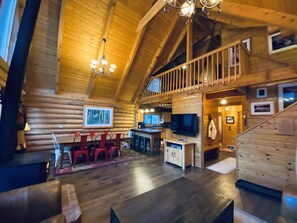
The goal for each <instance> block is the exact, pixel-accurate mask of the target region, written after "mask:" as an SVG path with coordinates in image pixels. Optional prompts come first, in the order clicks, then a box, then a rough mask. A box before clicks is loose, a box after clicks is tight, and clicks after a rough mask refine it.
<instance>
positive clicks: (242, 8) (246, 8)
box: [198, 1, 297, 32]
mask: <svg viewBox="0 0 297 223" xmlns="http://www.w3.org/2000/svg"><path fill="white" fill-rule="evenodd" d="M198 5H199V4H198ZM199 7H200V5H199ZM221 8H222V13H224V14H228V15H233V16H238V17H243V18H248V19H252V20H256V21H259V22H263V23H267V24H272V25H275V26H279V27H282V28H285V29H289V30H293V31H295V32H297V15H293V14H288V13H285V12H279V11H275V10H271V9H266V8H260V7H255V6H250V5H244V4H237V3H231V2H227V1H223V2H222V4H221ZM212 14H215V12H212Z"/></svg>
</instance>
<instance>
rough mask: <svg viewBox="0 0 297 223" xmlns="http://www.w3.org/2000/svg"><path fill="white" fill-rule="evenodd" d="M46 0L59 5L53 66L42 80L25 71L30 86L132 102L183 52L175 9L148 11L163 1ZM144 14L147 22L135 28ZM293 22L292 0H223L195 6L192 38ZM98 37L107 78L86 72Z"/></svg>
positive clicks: (296, 7)
mask: <svg viewBox="0 0 297 223" xmlns="http://www.w3.org/2000/svg"><path fill="white" fill-rule="evenodd" d="M47 2H48V4H50V3H52V4H53V5H54V6H55V7H58V6H59V7H60V6H61V9H60V8H59V9H60V12H59V11H58V12H59V13H57V15H55V18H57V22H56V25H57V27H59V28H58V29H59V34H58V41H57V42H58V46H59V47H57V56H58V58H59V59H58V69H57V70H56V69H53V71H52V72H50V73H47V74H46V75H47V76H44V78H43V76H42V75H45V74H43V73H42V72H41V74H40V76H39V77H38V78H37V77H34V78H33V77H32V76H31V77H30V74H29V76H28V79H29V80H30V81H32V82H34V81H37V80H38V81H39V82H40V83H38V84H31V85H32V86H35V87H40V88H47V89H52V90H55V92H56V93H58V94H63V93H73V94H81V95H88V96H89V97H90V98H110V99H115V100H124V101H134V100H135V99H136V98H137V96H138V95H139V93H140V92H141V89H142V88H143V86H144V84H145V83H146V79H147V78H148V77H149V76H150V75H151V74H152V73H154V72H156V71H157V70H159V69H160V68H162V67H163V66H165V65H166V64H168V63H169V62H170V61H171V60H173V59H174V58H176V57H177V56H178V55H179V54H180V53H182V52H183V51H184V50H185V35H186V25H185V23H186V20H185V18H183V17H181V16H179V12H178V11H177V10H175V9H171V10H170V12H169V13H164V12H163V10H162V9H161V10H156V11H154V12H153V13H151V12H152V11H150V10H151V8H152V6H153V4H161V2H163V0H158V1H152V0H138V1H135V0H67V1H66V0H62V3H61V5H59V4H58V3H57V0H48V1H47ZM54 2H55V3H54ZM180 2H182V1H181V0H180ZM43 4H44V3H43ZM198 4H199V3H198ZM148 12H150V13H151V14H150V13H149V14H147V13H148ZM48 13H55V12H54V11H52V12H51V11H49V12H48ZM145 16H146V17H148V20H147V22H145V23H144V24H143V26H141V25H140V26H139V24H141V23H140V21H141V19H142V18H144V17H145ZM142 21H143V20H142ZM296 22H297V1H296V0H282V1H280V0H223V1H222V13H220V14H219V13H217V12H215V11H213V12H211V15H210V16H209V17H208V18H205V17H204V16H203V14H202V13H201V10H200V9H197V12H196V16H195V18H194V19H193V41H194V43H195V42H199V41H201V40H205V38H209V39H212V38H214V37H215V35H216V34H217V33H218V32H219V29H220V28H222V27H224V26H225V27H227V26H229V27H254V26H269V27H270V28H271V27H279V28H281V29H287V30H292V31H294V32H295V33H297V25H296ZM59 24H60V26H59ZM49 28H51V27H49ZM52 28H54V27H52ZM271 29H273V28H271ZM102 38H106V39H107V43H106V49H105V55H106V58H107V60H108V61H109V63H114V64H116V65H117V69H116V72H115V73H114V74H113V76H112V77H110V78H94V77H92V74H91V69H90V62H91V60H93V59H98V58H99V57H100V56H101V55H102V50H103V46H102ZM35 59H36V60H38V58H35ZM40 59H41V58H40ZM44 62H45V63H46V61H44ZM48 69H49V68H48ZM41 82H43V83H41ZM53 83H54V84H53Z"/></svg>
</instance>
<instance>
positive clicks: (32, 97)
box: [24, 92, 135, 151]
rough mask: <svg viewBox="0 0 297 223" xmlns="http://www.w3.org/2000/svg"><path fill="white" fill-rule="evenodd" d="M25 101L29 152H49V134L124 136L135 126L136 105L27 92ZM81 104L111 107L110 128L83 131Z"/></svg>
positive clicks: (51, 144)
mask: <svg viewBox="0 0 297 223" xmlns="http://www.w3.org/2000/svg"><path fill="white" fill-rule="evenodd" d="M24 101H25V103H24V105H25V109H26V114H27V116H28V123H29V125H30V128H31V130H30V131H27V132H26V144H27V147H28V151H40V150H52V149H53V142H52V138H51V133H55V134H56V136H70V135H73V132H74V131H80V132H89V131H91V130H94V131H100V130H103V129H109V130H110V133H118V132H119V133H127V131H128V130H129V129H131V128H133V127H134V123H135V106H134V105H133V104H127V103H121V102H111V101H102V100H90V99H83V98H80V97H73V96H65V95H64V96H59V95H50V94H30V92H28V93H27V94H26V96H25V98H24ZM84 105H92V106H108V107H113V108H114V116H113V127H112V128H103V129H102V128H101V129H98V128H96V129H90V128H87V129H84V128H83V106H84Z"/></svg>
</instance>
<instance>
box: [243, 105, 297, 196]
mask: <svg viewBox="0 0 297 223" xmlns="http://www.w3.org/2000/svg"><path fill="white" fill-rule="evenodd" d="M284 132H287V133H286V134H284ZM296 145H297V103H295V104H293V105H291V106H290V107H288V108H286V109H285V110H283V111H281V112H280V113H278V114H276V115H274V116H272V117H271V118H269V119H267V120H266V121H264V122H262V123H260V124H258V125H257V126H255V127H253V128H250V129H248V130H247V131H245V132H243V133H242V134H240V135H239V136H238V137H237V162H238V166H237V179H238V180H245V181H249V182H252V183H255V184H258V185H261V186H264V187H268V188H271V189H275V190H279V191H283V190H284V189H285V188H295V189H297V178H296V172H295V166H296V162H295V157H296Z"/></svg>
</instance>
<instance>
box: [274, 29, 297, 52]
mask: <svg viewBox="0 0 297 223" xmlns="http://www.w3.org/2000/svg"><path fill="white" fill-rule="evenodd" d="M296 47H297V39H296V36H295V34H289V35H287V36H282V33H281V32H280V31H278V32H275V33H272V34H270V35H268V49H269V54H273V53H277V52H281V51H284V50H288V49H293V48H296Z"/></svg>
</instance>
